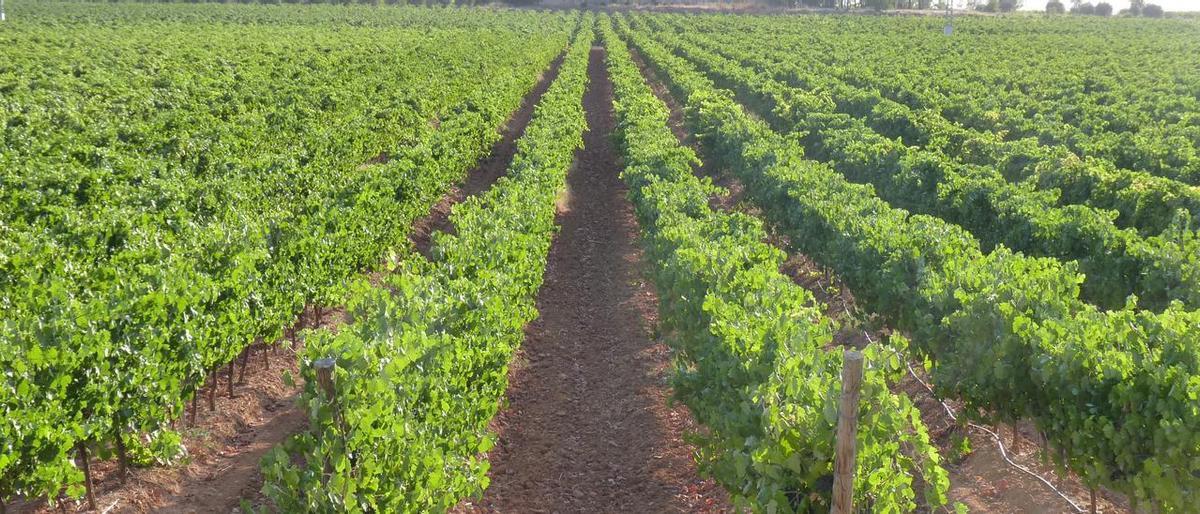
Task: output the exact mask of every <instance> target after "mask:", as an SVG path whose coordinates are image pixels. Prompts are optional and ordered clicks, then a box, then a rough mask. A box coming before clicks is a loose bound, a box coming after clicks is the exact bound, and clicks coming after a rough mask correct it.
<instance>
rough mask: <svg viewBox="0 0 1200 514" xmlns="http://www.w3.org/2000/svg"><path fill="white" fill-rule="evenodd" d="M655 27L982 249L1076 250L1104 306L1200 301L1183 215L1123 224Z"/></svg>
mask: <svg viewBox="0 0 1200 514" xmlns="http://www.w3.org/2000/svg"><path fill="white" fill-rule="evenodd" d="M657 36H658V38H659V39H660V40H661V41H664V42H665V44H667V45H669V47H670V48H672V49H674V50H675V51H676V52H679V53H680V54H681V55H685V56H687V57H688V58H689V59H690V60H692V61H693V62H695V63H697V64H698V65H700V66H701V67H703V68H704V69H705V70H706V71H708V72H709V73H711V74H713V76H714V78H717V79H718V80H719V81H720V83H721V84H722V85H727V86H728V87H730V88H732V89H734V90H735V91H737V92H739V93H741V94H743V95H744V97H745V98H746V99H747V101H748V103H749V104H750V105H751V106H753V107H755V108H756V110H757V112H760V113H763V114H765V115H766V116H767V117H768V119H769V120H770V121H773V122H774V125H775V126H776V127H777V128H784V129H787V130H793V131H795V132H796V136H797V138H798V140H799V141H800V142H802V143H803V144H804V146H805V149H806V150H807V151H808V152H809V154H810V155H811V156H812V157H813V158H816V159H819V160H821V161H825V162H829V163H830V164H831V165H832V166H833V168H834V169H836V170H837V171H839V172H840V173H842V174H843V175H845V176H846V177H848V178H850V179H851V180H854V181H857V182H867V183H871V184H874V185H875V186H876V187H877V189H878V191H879V194H880V196H881V197H882V198H883V199H885V200H887V201H888V202H890V203H892V204H893V205H896V206H898V207H903V208H905V209H909V210H912V211H914V212H919V213H923V214H932V215H936V216H938V217H941V218H943V219H945V220H947V221H950V222H952V223H955V224H958V225H960V226H962V227H964V228H966V229H968V230H970V231H971V233H972V234H973V235H974V236H975V237H976V238H978V239H979V240H980V242H981V243H983V245H984V248H985V249H990V248H994V247H996V246H997V245H1000V244H1003V245H1005V246H1008V247H1010V248H1012V249H1014V250H1019V251H1023V252H1027V253H1030V254H1033V255H1039V256H1048V257H1056V258H1059V259H1062V260H1076V261H1078V262H1079V264H1080V267H1081V269H1082V271H1084V273H1085V275H1086V276H1087V280H1086V281H1085V282H1084V284H1083V293H1084V296H1085V298H1087V299H1088V300H1089V301H1091V302H1093V303H1095V304H1097V305H1099V306H1101V307H1105V308H1119V307H1121V306H1123V305H1124V304H1125V303H1126V297H1127V296H1129V295H1137V297H1138V301H1139V305H1141V306H1143V307H1146V308H1151V309H1156V310H1161V309H1163V308H1165V307H1166V305H1167V304H1168V303H1169V302H1171V301H1173V300H1181V301H1183V302H1184V303H1185V304H1186V305H1188V306H1190V307H1196V306H1200V237H1197V235H1196V232H1195V231H1194V230H1191V229H1190V228H1189V227H1188V224H1187V223H1186V221H1180V222H1179V223H1178V225H1179V226H1175V227H1173V228H1172V229H1170V230H1168V231H1167V232H1165V233H1164V234H1161V235H1159V236H1153V237H1147V238H1143V237H1142V236H1140V235H1139V234H1138V233H1137V232H1136V231H1133V230H1131V229H1124V230H1122V229H1119V228H1117V227H1116V226H1115V225H1114V224H1113V223H1112V221H1111V219H1110V218H1111V217H1110V216H1109V215H1107V214H1106V213H1105V212H1102V211H1098V210H1095V209H1092V208H1089V207H1086V206H1079V205H1070V206H1064V207H1058V206H1056V204H1055V199H1054V196H1055V195H1054V194H1053V193H1054V192H1053V191H1041V192H1038V191H1034V190H1033V188H1032V187H1030V186H1029V185H1028V184H1013V183H1010V182H1008V181H1007V180H1006V179H1005V178H1004V177H1003V176H1002V174H1001V173H1000V172H999V171H998V170H996V169H995V168H989V167H985V166H974V165H961V164H958V163H956V162H954V161H953V160H951V159H948V158H947V157H946V156H945V155H943V154H941V153H938V152H932V151H928V150H926V149H924V148H921V147H916V146H907V145H905V144H903V143H902V142H901V140H899V139H888V138H886V137H883V136H881V135H880V134H878V133H877V132H875V131H873V130H872V129H871V128H869V127H867V126H866V124H865V123H864V122H863V121H862V118H863V117H866V118H868V119H869V118H871V117H873V116H875V115H876V113H874V112H873V111H870V110H868V111H869V112H867V113H863V112H838V111H837V110H836V108H835V107H833V104H834V103H835V102H836V101H837V99H838V97H837V96H834V95H831V94H829V93H825V94H820V93H821V92H824V90H819V92H818V93H817V94H814V93H810V92H809V91H808V90H803V89H797V88H791V87H787V86H784V85H781V84H779V83H778V82H777V81H775V80H773V79H771V78H769V77H765V76H764V75H763V74H761V73H758V72H756V71H754V70H753V69H751V68H747V67H743V66H741V65H740V64H739V63H738V61H735V60H732V59H728V58H725V57H722V56H721V55H719V54H716V53H713V52H711V51H706V50H705V49H703V48H701V47H699V46H696V45H693V44H690V43H686V42H683V41H681V40H680V39H678V38H673V37H671V36H670V35H669V34H665V33H663V32H662V31H657ZM743 46H745V45H743ZM727 52H737V50H727ZM1180 187H1184V186H1182V184H1180Z"/></svg>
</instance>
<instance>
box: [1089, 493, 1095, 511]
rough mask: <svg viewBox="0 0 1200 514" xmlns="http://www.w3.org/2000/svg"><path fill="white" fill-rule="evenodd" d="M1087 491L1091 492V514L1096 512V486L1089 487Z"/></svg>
mask: <svg viewBox="0 0 1200 514" xmlns="http://www.w3.org/2000/svg"><path fill="white" fill-rule="evenodd" d="M1089 493H1091V494H1090V496H1091V500H1092V505H1091V509H1090V512H1091V513H1092V514H1096V488H1095V487H1092V488H1090V491H1089Z"/></svg>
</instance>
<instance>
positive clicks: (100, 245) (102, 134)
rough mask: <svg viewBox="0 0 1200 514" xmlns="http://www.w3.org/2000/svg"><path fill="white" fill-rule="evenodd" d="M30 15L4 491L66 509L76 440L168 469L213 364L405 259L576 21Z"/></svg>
mask: <svg viewBox="0 0 1200 514" xmlns="http://www.w3.org/2000/svg"><path fill="white" fill-rule="evenodd" d="M23 9H26V10H27V11H24V12H22V13H21V14H22V16H20V17H16V19H15V20H13V21H9V22H7V23H6V24H5V26H4V31H3V32H2V33H0V38H2V39H3V44H2V45H0V90H2V91H3V100H2V101H0V126H2V127H3V131H2V132H0V149H2V150H0V309H2V310H3V311H4V319H3V323H2V324H0V361H2V362H0V368H3V369H4V370H5V372H4V378H3V381H2V382H0V414H2V417H3V418H4V420H5V422H4V423H3V424H0V441H3V452H2V453H0V499H3V498H9V497H11V496H12V495H15V494H21V495H26V496H40V495H48V496H50V497H52V498H53V497H55V496H57V495H58V494H59V492H60V491H61V490H62V488H64V487H67V488H69V491H68V493H69V495H71V496H77V495H78V494H79V493H80V492H81V491H80V489H79V484H80V482H81V474H80V472H79V470H78V469H77V467H76V464H75V462H73V457H74V455H75V453H76V451H75V449H76V447H77V445H78V444H80V443H82V444H84V445H87V446H89V447H91V448H92V449H93V451H99V452H100V453H101V454H106V453H107V451H108V449H109V448H111V447H113V446H115V444H114V443H117V442H122V443H125V444H126V445H138V446H146V448H145V449H146V450H150V451H151V454H152V455H153V456H155V457H157V458H160V459H167V458H170V457H171V456H172V455H174V454H175V453H176V452H177V451H178V445H177V441H178V439H177V437H176V436H175V435H173V434H172V433H171V432H170V431H169V430H168V427H167V424H168V423H169V421H170V420H171V419H173V418H175V417H177V416H178V415H179V413H180V412H181V409H182V406H183V404H184V403H185V401H186V400H187V399H188V398H189V397H190V396H191V395H192V394H194V392H195V391H196V390H197V388H198V387H199V386H200V385H201V384H202V383H203V382H204V380H205V377H206V376H207V375H208V374H209V373H210V371H211V370H213V369H214V368H215V367H217V366H220V365H221V364H223V363H225V362H228V361H229V360H230V359H231V358H233V357H234V356H236V355H238V354H239V353H240V352H241V351H242V350H243V349H244V348H246V347H247V346H248V345H249V344H251V343H253V342H254V341H255V340H260V339H261V340H268V341H270V340H274V339H276V338H278V337H279V335H280V334H281V333H282V331H283V330H284V328H285V327H287V326H290V325H291V324H292V322H293V320H294V319H295V317H296V314H297V313H298V312H299V311H300V309H301V308H302V306H303V305H305V304H306V303H318V304H320V303H326V302H329V301H330V300H332V299H335V298H338V297H340V296H341V284H342V283H343V281H344V280H345V279H346V278H347V277H349V276H352V275H356V274H358V273H359V272H361V271H362V270H364V269H371V268H374V267H376V266H378V264H379V263H380V262H381V261H383V260H384V258H385V257H387V255H388V254H390V253H391V252H393V251H396V250H397V249H402V248H403V247H404V245H405V244H406V243H405V235H406V233H407V231H408V229H409V226H410V225H411V221H412V220H413V219H415V218H416V217H418V216H420V215H421V214H423V213H424V212H426V211H427V210H428V208H429V206H430V205H432V203H433V202H434V201H435V200H436V199H437V198H438V197H440V196H441V195H442V193H443V192H444V191H446V190H447V189H448V187H449V186H450V184H452V183H453V182H454V181H455V180H457V179H459V178H460V177H461V176H462V175H463V174H464V173H465V171H466V169H467V168H468V167H469V166H470V165H472V164H474V162H475V161H476V160H477V159H478V158H480V156H482V155H483V154H484V153H485V152H486V151H487V150H488V148H490V146H491V144H492V142H494V141H495V140H496V139H497V138H498V137H499V134H498V131H497V128H498V127H499V126H500V124H501V123H502V122H503V121H504V120H505V119H507V118H508V116H509V114H510V113H511V112H512V111H514V110H515V109H516V107H517V106H518V105H519V103H520V101H521V98H522V97H523V96H524V93H525V92H526V91H527V90H529V89H530V88H531V87H532V86H533V84H534V82H535V80H536V78H537V75H538V73H539V72H541V71H542V70H544V69H545V68H546V67H547V65H548V63H549V62H550V61H551V59H552V58H553V57H554V56H555V55H557V54H558V53H559V52H561V50H562V49H563V48H564V45H565V43H566V40H567V36H568V34H569V30H570V28H571V26H572V25H573V22H572V21H571V17H569V16H567V15H532V14H516V13H473V14H472V15H471V16H467V15H461V16H460V15H455V14H453V13H452V12H447V13H431V12H430V11H428V10H424V9H411V10H408V9H397V10H390V11H389V14H388V16H387V17H386V18H385V19H384V22H378V21H377V22H376V23H373V24H372V26H369V27H358V26H356V25H357V24H356V23H354V22H353V19H354V16H353V15H352V14H346V15H344V17H345V18H346V21H345V22H331V21H330V20H327V19H325V18H323V17H322V15H321V14H322V13H321V12H319V11H305V13H304V15H299V14H295V13H291V12H285V11H278V12H265V11H263V10H261V9H250V10H244V9H240V8H221V9H217V10H212V11H200V10H197V9H195V8H192V7H185V6H155V7H154V9H150V8H147V7H144V6H120V7H119V8H108V9H107V10H106V9H105V8H103V6H94V5H81V6H65V5H47V6H44V7H39V6H26V7H24V8H23ZM346 12H347V13H353V12H354V11H353V10H351V11H346ZM99 14H105V15H99ZM125 16H127V17H128V19H121V20H120V21H119V22H118V21H116V18H118V17H122V18H124V17H125ZM273 16H278V17H273ZM362 18H364V19H366V18H368V17H367V16H362ZM388 20H391V22H392V23H391V24H390V25H389V24H388V23H387V21H388ZM410 25H412V26H414V28H406V27H407V26H410ZM477 27H486V29H483V28H477ZM480 48H486V51H480ZM146 441H149V443H147V442H146Z"/></svg>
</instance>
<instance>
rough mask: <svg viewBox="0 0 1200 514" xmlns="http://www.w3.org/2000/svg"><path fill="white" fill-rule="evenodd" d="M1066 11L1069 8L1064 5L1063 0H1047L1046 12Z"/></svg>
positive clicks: (1057, 12)
mask: <svg viewBox="0 0 1200 514" xmlns="http://www.w3.org/2000/svg"><path fill="white" fill-rule="evenodd" d="M1065 12H1067V8H1066V6H1064V5H1063V3H1062V0H1050V1H1049V2H1046V14H1062V13H1065Z"/></svg>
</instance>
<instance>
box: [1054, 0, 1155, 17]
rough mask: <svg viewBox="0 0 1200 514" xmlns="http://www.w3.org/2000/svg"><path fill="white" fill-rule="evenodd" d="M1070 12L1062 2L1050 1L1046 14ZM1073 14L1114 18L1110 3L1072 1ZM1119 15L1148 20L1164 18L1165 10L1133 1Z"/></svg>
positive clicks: (1140, 1)
mask: <svg viewBox="0 0 1200 514" xmlns="http://www.w3.org/2000/svg"><path fill="white" fill-rule="evenodd" d="M1066 12H1068V10H1067V8H1066V6H1064V5H1063V3H1062V0H1050V1H1049V2H1047V3H1046V13H1048V14H1064V13H1066ZM1069 12H1070V13H1071V14H1079V15H1083V16H1112V14H1113V6H1112V4H1110V3H1108V2H1100V3H1098V4H1092V3H1091V2H1085V1H1083V0H1071V9H1070V11H1069ZM1119 14H1122V15H1125V16H1145V17H1147V18H1162V16H1163V8H1162V7H1161V6H1159V5H1156V4H1148V3H1146V0H1133V1H1131V2H1130V4H1129V8H1128V9H1123V10H1121V12H1120V13H1119Z"/></svg>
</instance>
